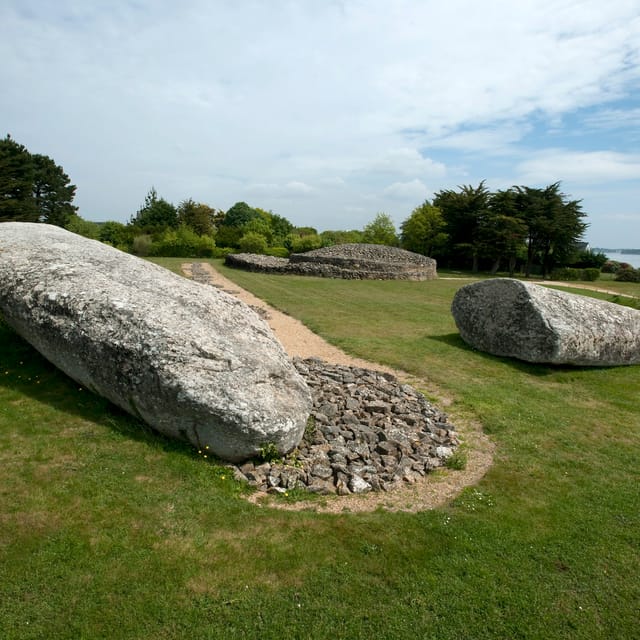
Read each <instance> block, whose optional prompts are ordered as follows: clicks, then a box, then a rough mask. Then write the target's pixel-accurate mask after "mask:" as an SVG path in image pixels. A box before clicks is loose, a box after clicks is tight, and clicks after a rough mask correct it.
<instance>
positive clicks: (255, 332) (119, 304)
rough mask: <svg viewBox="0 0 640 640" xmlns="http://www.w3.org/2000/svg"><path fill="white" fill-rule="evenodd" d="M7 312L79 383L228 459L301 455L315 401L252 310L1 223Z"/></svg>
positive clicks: (44, 232) (131, 262)
mask: <svg viewBox="0 0 640 640" xmlns="http://www.w3.org/2000/svg"><path fill="white" fill-rule="evenodd" d="M0 257H1V259H0V313H2V315H3V317H4V319H5V321H6V322H7V324H9V325H10V326H11V327H13V328H14V329H15V330H16V332H17V333H18V334H19V335H21V336H22V337H23V338H24V339H25V340H27V341H28V342H29V343H31V344H32V345H33V346H34V347H35V348H36V349H37V350H38V351H39V352H40V353H42V355H43V356H44V357H45V358H47V359H48V360H50V361H51V362H52V363H53V364H54V365H56V366H57V367H58V368H60V369H61V370H62V371H64V372H65V373H66V374H67V375H69V376H70V377H71V378H73V379H74V380H76V381H77V382H79V383H80V384H81V385H83V386H85V387H87V388H88V389H90V390H91V391H94V392H95V393H97V394H99V395H101V396H103V397H105V398H107V399H108V400H110V401H111V402H113V403H114V404H116V405H118V406H120V407H121V408H123V409H124V410H125V411H128V412H129V413H131V414H133V415H135V416H137V417H139V418H141V419H142V420H144V421H145V422H147V423H148V424H149V425H150V426H152V427H153V428H154V429H156V430H158V431H160V432H161V433H164V434H165V435H168V436H171V437H175V438H178V439H181V440H184V441H187V442H189V443H191V444H192V445H194V446H196V447H201V446H205V445H208V446H209V448H210V450H211V451H212V452H213V453H215V454H216V455H217V456H218V457H220V458H222V459H226V460H230V461H238V460H244V459H247V458H250V457H253V456H255V455H257V454H258V453H259V451H260V449H261V447H263V446H265V445H266V444H270V445H272V446H274V447H275V448H277V449H278V450H279V451H281V452H282V453H285V452H287V451H289V450H291V449H292V448H294V447H295V446H296V445H297V444H298V442H299V441H300V438H301V437H302V434H303V432H304V429H305V427H306V424H307V418H308V416H309V412H310V410H311V395H310V392H309V389H308V387H307V385H306V384H305V382H304V380H303V378H302V377H301V376H300V374H299V373H298V372H297V371H296V369H295V367H294V366H293V364H292V363H291V361H290V360H289V358H288V357H287V355H286V353H285V352H284V349H283V348H282V346H281V345H280V343H279V342H278V340H277V339H276V337H275V336H274V334H273V332H272V331H271V329H270V327H269V326H268V325H267V324H266V322H265V321H264V320H262V319H261V318H260V317H259V316H258V315H257V314H256V313H255V312H254V311H253V310H252V309H250V308H249V307H248V306H247V305H246V304H244V303H242V302H240V301H239V300H237V299H236V298H234V297H232V296H230V295H228V294H226V293H224V292H222V291H219V290H217V289H215V288H214V287H203V286H202V285H199V284H197V283H195V282H192V281H190V280H187V279H186V278H182V277H180V276H178V275H176V274H173V273H171V272H170V271H168V270H167V269H163V268H161V267H159V266H156V265H154V264H152V263H150V262H147V261H145V260H141V259H140V258H136V257H134V256H131V255H129V254H126V253H123V252H121V251H118V250H117V249H114V248H112V247H109V246H107V245H105V244H102V243H100V242H97V241H94V240H88V239H86V238H82V237H81V236H78V235H76V234H73V233H70V232H68V231H65V230H64V229H61V228H59V227H54V226H50V225H46V224H33V223H23V222H4V223H1V224H0Z"/></svg>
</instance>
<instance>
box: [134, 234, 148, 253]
mask: <svg viewBox="0 0 640 640" xmlns="http://www.w3.org/2000/svg"><path fill="white" fill-rule="evenodd" d="M152 246H153V238H152V237H151V236H150V235H148V234H146V233H144V234H142V235H139V236H136V237H135V238H134V239H133V247H132V251H133V253H135V255H137V256H148V255H149V254H150V253H151V248H152Z"/></svg>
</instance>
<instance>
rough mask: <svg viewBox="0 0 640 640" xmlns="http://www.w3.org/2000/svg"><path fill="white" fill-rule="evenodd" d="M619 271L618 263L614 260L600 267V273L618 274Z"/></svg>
mask: <svg viewBox="0 0 640 640" xmlns="http://www.w3.org/2000/svg"><path fill="white" fill-rule="evenodd" d="M619 270H620V263H619V262H617V261H616V260H607V261H606V262H605V263H604V264H603V265H602V273H618V271H619Z"/></svg>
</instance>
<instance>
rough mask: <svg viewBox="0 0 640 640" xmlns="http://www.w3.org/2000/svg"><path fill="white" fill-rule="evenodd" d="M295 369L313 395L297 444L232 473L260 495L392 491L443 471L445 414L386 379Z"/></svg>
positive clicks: (316, 365) (452, 442) (323, 368)
mask: <svg viewBox="0 0 640 640" xmlns="http://www.w3.org/2000/svg"><path fill="white" fill-rule="evenodd" d="M294 364H295V365H296V367H297V368H298V371H299V372H300V373H301V374H302V376H303V377H304V378H305V380H306V382H307V385H308V386H309V387H310V389H311V394H312V397H313V411H312V413H311V421H310V424H309V426H308V428H307V430H306V431H305V434H304V436H303V438H302V441H301V443H300V444H299V445H298V448H297V449H296V450H294V451H293V452H292V453H291V454H289V455H287V456H285V457H284V458H283V459H281V460H277V461H272V462H247V463H245V464H243V465H240V466H236V467H235V468H234V470H235V477H236V478H237V479H239V480H244V481H246V482H248V483H249V484H250V485H252V486H254V487H256V488H257V489H259V490H261V491H270V492H279V493H283V492H285V491H287V490H291V489H295V488H302V489H306V490H308V491H311V492H314V493H320V494H338V495H349V494H351V493H364V492H367V491H392V490H394V489H397V488H399V487H401V486H403V485H404V484H406V483H414V482H416V481H417V480H419V479H420V478H422V477H423V476H425V475H426V474H427V473H428V472H429V471H431V470H433V469H436V468H438V467H441V466H443V465H444V464H445V462H446V460H447V458H448V457H450V456H451V455H452V453H453V450H454V448H455V447H456V446H457V445H458V439H457V436H456V432H455V430H454V427H453V426H452V425H451V424H450V423H449V422H448V421H447V416H446V414H444V413H442V412H441V411H439V410H438V409H437V408H435V407H434V406H433V405H431V404H430V403H429V402H428V401H427V400H426V398H425V397H424V396H423V395H422V394H421V393H419V392H418V391H416V390H415V389H414V388H413V387H411V386H410V385H406V384H401V383H400V382H399V381H398V380H397V379H396V378H395V377H394V376H392V375H390V374H386V373H380V372H377V371H372V370H369V369H361V368H357V367H347V366H343V365H331V364H328V363H326V362H323V361H321V360H319V359H316V358H309V359H305V360H301V359H296V360H295V361H294Z"/></svg>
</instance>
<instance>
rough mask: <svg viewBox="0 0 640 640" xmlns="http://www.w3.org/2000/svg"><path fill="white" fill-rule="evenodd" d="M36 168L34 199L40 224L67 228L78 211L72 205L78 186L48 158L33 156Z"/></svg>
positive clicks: (38, 155)
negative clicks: (44, 223)
mask: <svg viewBox="0 0 640 640" xmlns="http://www.w3.org/2000/svg"><path fill="white" fill-rule="evenodd" d="M31 159H32V162H33V168H34V175H33V198H34V200H35V205H36V209H37V210H38V213H39V216H40V217H39V220H40V222H46V223H48V224H55V225H57V226H59V227H66V226H67V224H68V223H69V221H70V220H71V217H72V216H74V215H75V213H76V211H77V210H78V208H77V207H74V206H73V205H72V204H71V203H72V202H73V198H74V197H75V194H76V186H75V185H73V184H70V180H69V176H68V175H67V174H66V173H65V172H64V169H63V168H62V167H61V166H59V165H57V164H56V163H55V162H54V161H53V160H52V159H51V158H49V157H48V156H43V155H40V154H35V155H32V156H31Z"/></svg>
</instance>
